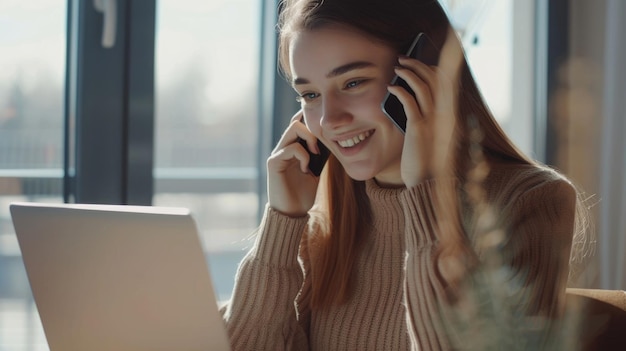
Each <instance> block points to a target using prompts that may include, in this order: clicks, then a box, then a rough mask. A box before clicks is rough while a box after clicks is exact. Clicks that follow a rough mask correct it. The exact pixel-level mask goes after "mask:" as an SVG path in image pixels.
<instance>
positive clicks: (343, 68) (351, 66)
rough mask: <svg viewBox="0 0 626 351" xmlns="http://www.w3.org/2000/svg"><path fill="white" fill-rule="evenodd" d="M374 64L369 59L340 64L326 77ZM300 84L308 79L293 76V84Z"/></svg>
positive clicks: (306, 82)
mask: <svg viewBox="0 0 626 351" xmlns="http://www.w3.org/2000/svg"><path fill="white" fill-rule="evenodd" d="M374 66H375V65H374V64H373V63H372V62H369V61H355V62H350V63H346V64H345V65H341V66H339V67H336V68H334V69H333V70H332V71H330V72H328V74H327V75H326V78H333V77H337V76H340V75H342V74H344V73H347V72H350V71H353V70H355V69H361V68H367V67H374ZM300 84H309V80H308V79H306V78H297V77H296V78H294V80H293V85H300Z"/></svg>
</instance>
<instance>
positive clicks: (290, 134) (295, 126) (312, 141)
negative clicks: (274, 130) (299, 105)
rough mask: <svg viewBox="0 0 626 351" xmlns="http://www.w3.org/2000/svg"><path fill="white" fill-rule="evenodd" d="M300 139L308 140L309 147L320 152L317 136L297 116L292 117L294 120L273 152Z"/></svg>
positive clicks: (314, 151)
mask: <svg viewBox="0 0 626 351" xmlns="http://www.w3.org/2000/svg"><path fill="white" fill-rule="evenodd" d="M299 139H302V140H305V141H306V144H307V147H308V149H309V150H311V152H313V153H317V154H319V150H318V148H317V138H316V137H315V135H313V134H312V133H311V132H310V131H309V129H308V128H307V127H306V125H304V123H302V122H301V121H300V120H299V119H295V118H292V122H291V123H290V124H289V126H288V127H287V129H285V131H284V132H283V135H282V136H281V137H280V140H278V143H277V144H276V147H275V148H274V150H273V151H272V152H273V153H274V152H277V151H278V150H280V149H283V148H285V147H286V146H288V145H290V144H293V143H296V142H297V141H298V140H299Z"/></svg>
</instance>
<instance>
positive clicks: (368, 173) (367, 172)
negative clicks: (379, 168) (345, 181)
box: [344, 167, 376, 181]
mask: <svg viewBox="0 0 626 351" xmlns="http://www.w3.org/2000/svg"><path fill="white" fill-rule="evenodd" d="M344 169H345V170H346V173H347V174H348V176H349V177H350V178H352V179H354V180H357V181H365V180H368V179H372V178H374V176H376V173H375V172H373V171H372V170H371V169H348V168H345V167H344Z"/></svg>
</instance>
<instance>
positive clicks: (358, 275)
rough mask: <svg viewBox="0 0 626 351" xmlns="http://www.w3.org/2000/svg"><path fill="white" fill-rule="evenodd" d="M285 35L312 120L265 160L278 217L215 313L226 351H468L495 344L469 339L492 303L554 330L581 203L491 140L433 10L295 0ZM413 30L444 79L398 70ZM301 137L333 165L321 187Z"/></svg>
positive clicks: (271, 210) (447, 32)
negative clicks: (400, 117) (400, 112)
mask: <svg viewBox="0 0 626 351" xmlns="http://www.w3.org/2000/svg"><path fill="white" fill-rule="evenodd" d="M279 30H280V52H279V55H280V63H281V68H282V70H283V71H284V73H285V75H286V77H287V78H288V79H289V81H290V82H291V83H292V85H293V88H294V89H295V90H296V92H297V95H298V99H299V100H300V102H301V106H302V109H301V110H300V111H298V113H296V114H295V115H294V117H293V120H292V123H291V124H290V125H289V126H288V127H287V129H286V130H285V132H284V134H283V136H282V138H281V140H280V141H279V143H278V145H277V146H276V148H275V149H274V151H273V152H272V154H271V156H270V157H269V159H268V161H267V172H268V194H269V202H268V205H267V208H266V212H265V215H264V218H263V221H262V223H261V226H260V228H259V230H258V237H257V241H256V243H255V246H254V247H253V248H252V250H251V251H250V252H249V254H248V255H247V256H246V258H245V259H244V260H243V262H242V263H241V265H240V268H239V271H238V274H237V277H236V285H235V289H234V292H233V295H232V299H231V301H230V302H229V304H228V305H227V306H225V307H224V309H223V311H222V312H223V316H224V320H225V323H226V325H227V328H228V331H229V335H230V338H231V342H232V345H233V348H234V349H235V350H309V349H310V350H408V349H420V350H439V349H450V348H457V349H458V348H461V346H460V344H458V343H457V342H458V341H459V339H463V338H464V337H466V336H473V337H476V338H477V339H480V338H481V336H480V333H481V332H482V333H484V334H488V333H492V332H494V330H488V328H484V329H481V328H478V333H477V334H475V333H474V332H471V333H468V332H467V331H468V330H473V329H471V324H472V323H463V321H467V319H471V318H473V317H472V316H477V315H481V312H480V306H483V305H485V302H486V301H491V299H492V298H493V297H494V296H505V298H503V299H502V300H501V301H503V303H504V304H505V305H498V306H499V307H497V308H493V309H491V311H492V312H493V311H495V312H498V309H501V308H502V313H503V315H504V314H506V315H507V316H519V315H522V316H528V317H534V318H543V319H548V320H549V319H556V318H558V317H559V316H560V313H562V306H563V305H562V299H563V297H564V294H565V284H566V281H567V276H568V263H569V256H570V248H571V243H572V238H573V233H574V223H575V209H576V201H577V195H576V191H575V189H574V188H573V187H572V185H571V184H570V183H569V182H568V181H567V180H566V179H565V178H564V177H562V176H561V175H559V174H558V173H557V172H555V171H552V170H550V169H548V168H546V167H543V166H540V165H539V164H537V163H536V162H533V161H532V160H530V159H529V158H527V157H526V156H524V155H523V154H522V153H521V152H520V151H518V149H517V148H516V147H515V146H513V144H512V143H511V141H510V140H509V139H508V138H507V137H506V136H505V134H504V133H503V132H502V130H501V129H500V128H499V127H498V125H497V123H496V121H495V120H494V118H493V116H492V115H491V112H490V111H489V109H488V108H487V106H486V104H485V102H484V101H483V99H482V97H481V95H480V93H479V91H478V89H477V87H476V84H475V82H474V80H473V78H472V76H471V73H470V70H469V68H468V66H467V63H466V61H465V58H464V56H463V52H462V48H461V44H460V42H459V40H458V38H457V37H456V35H455V34H454V32H453V31H452V29H451V26H450V23H449V21H448V19H447V18H446V15H445V13H444V11H443V10H442V8H441V7H440V5H439V3H438V2H437V1H436V0H378V1H376V0H371V1H363V0H285V1H284V2H283V3H282V12H281V16H280V20H279ZM420 32H423V33H425V34H426V35H428V36H429V37H430V38H431V40H432V41H433V43H434V44H435V46H437V47H438V48H441V56H440V59H439V63H438V64H437V66H428V65H426V64H424V63H422V62H420V61H418V60H416V59H411V58H407V57H404V56H402V54H403V53H405V52H406V50H407V47H408V46H409V44H410V43H411V42H412V40H413V39H414V37H415V36H416V34H417V33H420ZM396 74H397V75H398V76H399V77H401V78H402V79H404V80H405V81H406V82H407V83H408V84H409V86H410V87H411V89H412V90H413V91H414V92H415V96H413V95H411V94H410V93H409V92H408V91H407V90H405V89H404V88H402V87H399V86H390V85H389V83H390V82H391V80H392V78H393V77H394V75H396ZM387 92H390V93H391V94H393V95H395V96H397V97H398V99H399V100H400V101H401V103H402V105H403V107H404V110H405V112H406V114H407V125H406V133H405V134H403V133H402V132H401V131H400V130H399V129H398V128H397V127H396V126H395V125H394V124H393V123H392V122H391V120H390V119H389V118H388V117H387V116H386V115H385V114H384V112H383V111H382V110H381V102H382V101H383V99H384V97H385V95H386V93H387ZM302 122H305V123H306V125H305V123H302ZM298 139H303V140H305V141H306V145H307V148H308V149H309V150H311V151H312V152H314V153H318V152H319V149H318V147H317V145H316V142H317V140H319V141H321V142H322V143H323V144H324V145H325V146H326V147H327V148H328V149H329V150H330V152H331V156H330V159H329V160H328V162H327V164H326V166H325V169H324V171H323V173H322V174H321V176H320V177H319V178H318V177H316V176H314V175H313V174H312V173H311V172H310V171H309V170H308V167H307V165H308V161H309V155H308V153H307V150H306V148H305V147H304V146H303V145H302V144H301V143H299V142H298ZM497 289H501V290H500V291H499V292H496V291H495V290H497ZM491 290H494V291H491ZM483 291H487V292H488V293H487V295H486V296H487V298H486V300H485V298H483V297H481V296H485V294H484V293H482V292H483ZM507 302H508V303H507ZM503 306H504V307H503ZM477 311H478V312H477ZM502 320H504V318H500V319H499V321H502ZM470 322H472V321H471V320H470ZM468 325H469V329H468ZM459 326H462V327H461V328H458V327H459ZM463 326H464V327H463ZM518 326H519V325H518ZM463 328H465V329H463ZM464 333H465V334H464ZM484 336H485V335H483V337H484ZM483 341H484V340H483ZM483 341H478V343H480V342H483ZM461 342H462V343H465V344H470V343H469V341H468V340H465V341H463V340H461Z"/></svg>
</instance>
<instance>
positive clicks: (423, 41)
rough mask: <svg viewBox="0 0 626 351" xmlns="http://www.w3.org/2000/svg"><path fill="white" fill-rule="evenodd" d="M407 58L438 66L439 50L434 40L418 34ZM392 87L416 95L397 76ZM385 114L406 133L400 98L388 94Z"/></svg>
mask: <svg viewBox="0 0 626 351" xmlns="http://www.w3.org/2000/svg"><path fill="white" fill-rule="evenodd" d="M406 56H408V57H412V58H415V59H418V60H420V61H422V62H423V63H425V64H427V65H429V66H436V65H437V63H438V62H439V50H438V49H437V47H435V44H433V42H432V40H431V39H430V38H429V37H428V36H427V35H426V34H424V33H418V34H417V36H416V37H415V39H414V40H413V42H412V43H411V46H410V47H409V49H408V50H407V52H406ZM391 85H399V86H401V87H403V88H404V89H406V90H407V91H408V92H409V93H411V95H413V97H415V93H414V92H413V90H411V88H410V87H409V85H408V84H407V83H406V82H405V81H404V79H402V78H400V77H398V76H397V75H396V76H394V77H393V79H392V80H391ZM381 107H382V110H383V112H384V113H385V114H386V115H387V117H389V118H390V119H391V120H392V121H393V123H394V124H395V125H396V126H397V127H398V128H400V130H401V131H402V133H405V131H406V114H405V113H404V107H403V106H402V103H401V102H400V100H398V98H397V97H396V96H395V95H393V94H391V93H389V92H387V95H385V99H384V100H383V102H382V103H381Z"/></svg>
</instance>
